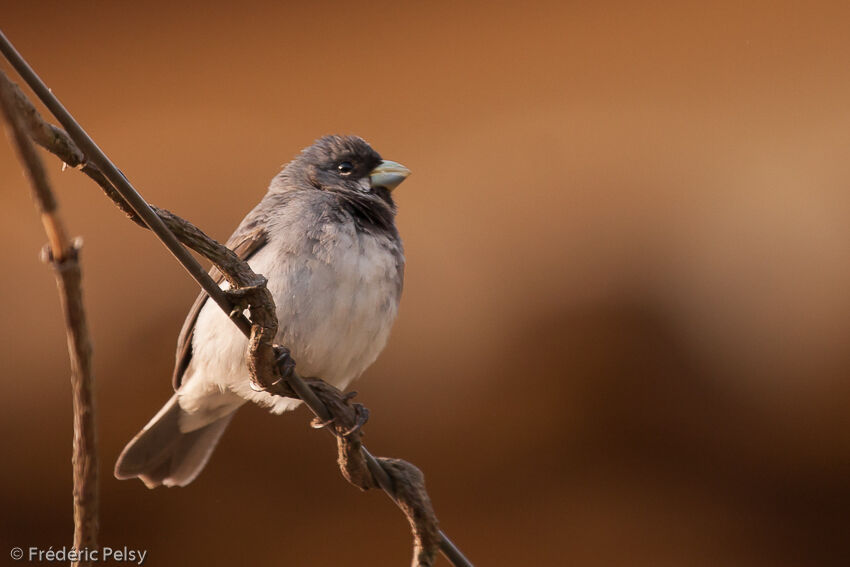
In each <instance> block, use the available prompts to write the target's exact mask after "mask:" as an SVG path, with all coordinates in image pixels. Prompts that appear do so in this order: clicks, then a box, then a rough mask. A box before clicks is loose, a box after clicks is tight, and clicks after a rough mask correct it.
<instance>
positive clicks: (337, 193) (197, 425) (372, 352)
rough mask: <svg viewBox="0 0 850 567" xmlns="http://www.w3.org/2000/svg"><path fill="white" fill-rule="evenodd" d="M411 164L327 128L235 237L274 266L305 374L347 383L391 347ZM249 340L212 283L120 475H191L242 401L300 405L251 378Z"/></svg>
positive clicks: (273, 286)
mask: <svg viewBox="0 0 850 567" xmlns="http://www.w3.org/2000/svg"><path fill="white" fill-rule="evenodd" d="M409 174H410V171H409V170H408V169H407V168H405V167H404V166H402V165H401V164H398V163H395V162H392V161H387V160H382V159H381V156H380V155H378V153H377V152H376V151H375V150H373V149H372V148H371V147H370V146H369V144H367V143H366V142H365V141H364V140H363V139H361V138H358V137H355V136H327V137H324V138H321V139H320V140H317V141H316V142H315V143H314V144H313V145H312V146H310V147H308V148H306V149H305V150H303V151H302V152H301V154H300V155H299V156H298V157H297V158H295V159H294V160H293V161H292V162H290V163H289V164H287V165H286V166H285V167H284V168H283V170H282V171H281V172H280V173H279V174H278V175H277V176H276V177H275V178H274V179H273V180H272V182H271V184H270V185H269V189H268V192H267V193H266V195H265V196H264V197H263V199H262V200H261V201H260V203H259V204H258V205H257V206H256V207H254V209H253V210H252V211H251V212H250V213H248V215H247V216H246V217H245V218H244V219H243V220H242V222H241V223H240V225H239V227H238V228H237V229H236V231H235V232H234V233H233V236H231V237H230V239H229V240H228V241H227V246H228V247H229V248H230V249H231V250H233V251H234V252H236V253H237V254H238V255H239V256H240V257H241V258H243V259H245V260H247V262H248V264H249V265H250V266H251V268H252V269H253V270H254V272H256V273H258V274H262V275H264V276H265V277H266V278H267V280H268V289H269V291H270V292H271V294H272V296H273V297H274V300H275V304H276V308H277V318H278V321H279V329H278V334H277V336H276V337H275V342H276V343H278V344H281V345H284V346H286V347H287V348H288V349H289V351H290V353H291V355H292V358H293V359H294V360H295V362H296V364H297V365H298V370H299V373H300V374H301V375H303V376H315V377H319V378H322V379H324V380H325V381H327V382H328V383H330V384H332V385H333V386H336V387H337V388H340V389H343V388H345V387H346V386H347V385H348V384H349V383H350V382H351V381H352V380H354V379H355V378H357V377H358V376H359V375H360V374H361V373H362V372H363V371H364V370H365V369H366V368H367V367H368V366H369V365H370V364H372V362H373V361H374V360H375V358H377V356H378V354H379V353H380V352H381V350H382V349H383V348H384V345H385V344H386V342H387V338H388V336H389V333H390V328H391V327H392V324H393V321H394V319H395V316H396V312H397V310H398V302H399V298H400V296H401V288H402V283H403V279H404V253H403V250H402V244H401V239H400V238H399V235H398V231H397V230H396V226H395V213H396V206H395V203H394V202H393V199H392V191H393V189H395V188H396V187H397V186H398V185H399V184H400V183H401V182H402V181H404V179H405V178H406V177H407V176H408V175H409ZM213 272H215V273H216V274H217V272H216V270H213ZM217 276H218V278H219V280H222V278H221V276H220V274H217ZM226 285H227V284H226V283H225V284H222V287H226ZM246 348H247V339H246V338H245V336H244V335H243V334H242V333H241V332H240V331H239V329H237V327H236V326H235V325H234V324H233V322H232V321H230V320H229V318H228V316H227V314H226V313H224V312H223V311H222V310H221V309H220V308H219V307H218V305H216V304H215V303H214V302H211V301H207V295H206V294H204V293H202V294H201V295H200V296H199V297H198V299H197V300H196V301H195V304H194V305H193V306H192V309H191V310H190V311H189V315H188V316H187V318H186V322H185V323H184V325H183V330H182V331H181V332H180V336H179V338H178V341H177V361H176V365H175V369H174V388H175V394H174V395H173V396H172V397H171V399H170V400H168V402H167V403H166V404H165V405H164V406H163V407H162V409H161V410H159V413H157V414H156V415H155V416H154V417H153V419H151V420H150V422H149V423H148V424H147V425H145V427H144V428H143V429H142V430H141V431H140V432H139V433H138V434H137V435H136V436H135V437H134V438H133V440H132V441H130V443H129V444H128V445H127V446H126V447H125V448H124V451H123V452H122V453H121V455H120V456H119V457H118V462H117V463H116V464H115V476H116V477H117V478H120V479H126V478H133V477H138V478H140V479H141V480H142V481H143V482H144V483H145V485H147V486H148V488H154V487H156V486H160V485H165V486H185V485H186V484H188V483H190V482H192V480H194V479H195V477H197V476H198V474H199V473H200V472H201V470H202V469H203V468H204V465H206V463H207V461H208V460H209V458H210V455H211V454H212V451H213V449H214V448H215V446H216V444H217V443H218V441H219V439H220V438H221V435H222V433H224V430H225V428H226V427H227V424H228V423H229V422H230V420H231V418H232V417H233V414H234V412H235V411H236V410H237V409H239V407H241V406H242V404H244V403H245V402H247V401H251V402H255V403H257V404H259V405H261V406H264V407H267V408H269V409H270V410H271V411H272V412H273V413H282V412H285V411H288V410H291V409H293V408H295V407H296V406H298V405H299V404H300V403H301V402H300V401H298V400H294V399H291V398H284V397H279V396H274V395H271V394H269V393H267V392H261V391H255V390H254V389H252V388H251V384H250V376H249V373H248V368H247V365H246V362H245V353H246Z"/></svg>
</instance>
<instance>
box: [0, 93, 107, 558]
mask: <svg viewBox="0 0 850 567" xmlns="http://www.w3.org/2000/svg"><path fill="white" fill-rule="evenodd" d="M18 95H20V91H16V90H13V89H12V88H10V84H9V83H8V82H5V81H4V82H2V83H0V106H2V110H3V116H4V117H5V119H6V122H7V124H8V127H9V134H10V137H11V138H12V140H13V142H14V145H15V147H16V148H17V151H18V157H19V158H20V160H21V163H22V164H23V166H24V168H25V169H26V171H27V174H28V176H29V179H30V185H31V187H32V192H33V200H34V201H35V203H36V206H37V207H38V209H39V212H40V213H41V221H42V224H43V225H44V230H45V232H46V233H47V237H48V240H49V244H48V245H47V246H46V247H45V250H44V254H43V257H44V260H45V261H47V262H50V264H51V265H52V266H53V268H54V270H55V272H56V284H57V286H58V287H59V297H60V300H61V303H62V310H63V312H64V313H65V329H66V333H67V336H68V354H69V356H70V359H71V391H72V396H73V408H74V444H73V456H72V463H73V469H74V545H73V547H74V549H76V550H77V551H80V550H82V549H94V548H95V547H96V545H97V532H98V486H97V460H98V459H97V439H96V432H95V410H94V399H93V398H94V395H93V390H94V376H93V373H92V365H91V357H92V349H91V342H90V340H89V333H88V325H87V323H86V313H85V309H84V307H83V294H82V278H81V274H80V263H79V250H80V244H79V241H78V242H74V243H71V242H69V241H68V237H67V235H66V234H67V233H66V232H65V228H64V226H63V223H62V219H61V218H60V216H59V212H58V204H57V202H56V199H55V198H54V196H53V192H52V191H51V189H50V185H49V184H48V182H47V175H46V173H45V171H44V167H43V166H42V164H41V160H40V159H39V157H38V154H37V153H36V150H35V147H34V146H33V145H32V143H31V142H30V139H29V136H28V131H27V130H28V129H27V126H29V134H30V135H35V134H33V133H36V134H37V135H45V133H51V134H52V136H49V139H48V141H47V144H49V145H56V146H57V147H68V146H67V144H71V145H73V142H71V141H70V140H69V139H67V136H64V137H63V136H62V134H64V132H61V130H58V129H55V128H54V129H50V128H34V126H36V127H37V126H39V124H38V122H39V121H38V120H33V116H32V115H31V114H26V113H23V116H24V118H25V119H26V121H25V120H24V119H22V118H21V110H20V106H18V105H16V100H18ZM63 144H65V145H64V146H63ZM72 565H78V566H81V567H87V566H89V565H91V562H90V561H88V560H85V561H74V562H72Z"/></svg>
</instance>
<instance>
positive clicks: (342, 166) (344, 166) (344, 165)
mask: <svg viewBox="0 0 850 567" xmlns="http://www.w3.org/2000/svg"><path fill="white" fill-rule="evenodd" d="M336 169H337V171H339V174H340V175H349V174H350V173H351V172H352V171H354V166H353V165H351V162H350V161H341V162H339V165H337V166H336Z"/></svg>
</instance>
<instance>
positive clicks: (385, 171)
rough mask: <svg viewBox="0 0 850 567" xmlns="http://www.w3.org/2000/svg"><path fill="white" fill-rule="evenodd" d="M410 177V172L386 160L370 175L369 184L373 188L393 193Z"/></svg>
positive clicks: (398, 164)
mask: <svg viewBox="0 0 850 567" xmlns="http://www.w3.org/2000/svg"><path fill="white" fill-rule="evenodd" d="M408 175H410V170H409V169H407V168H406V167H404V166H403V165H401V164H400V163H396V162H394V161H389V160H386V159H385V160H384V161H382V162H381V163H379V164H378V166H377V167H376V168H375V169H373V170H372V171H371V172H370V173H369V182H370V183H371V184H372V187H373V188H374V187H384V188H385V189H387V190H388V191H392V190H393V189H395V188H396V187H398V186H399V185H401V182H402V181H404V180H405V179H407V176H408Z"/></svg>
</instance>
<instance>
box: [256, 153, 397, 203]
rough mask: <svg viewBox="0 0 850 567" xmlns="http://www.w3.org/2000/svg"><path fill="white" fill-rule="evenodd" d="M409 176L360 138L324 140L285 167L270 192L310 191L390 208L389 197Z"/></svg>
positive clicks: (390, 198)
mask: <svg viewBox="0 0 850 567" xmlns="http://www.w3.org/2000/svg"><path fill="white" fill-rule="evenodd" d="M409 174H410V171H409V170H408V169H407V168H406V167H404V166H403V165H401V164H398V163H395V162H391V161H387V160H382V159H381V156H380V155H379V154H378V152H376V151H375V150H373V149H372V147H371V146H370V145H369V144H368V143H366V141H365V140H364V139H363V138H359V137H357V136H325V137H324V138H320V139H318V140H316V141H315V142H314V143H313V145H312V146H310V147H308V148H305V149H304V150H302V151H301V154H300V155H299V156H298V157H297V158H295V159H294V160H292V161H291V162H290V163H289V164H287V165H286V167H284V169H283V171H281V172H280V174H279V175H278V176H277V178H276V179H275V181H274V183H273V184H272V189H278V190H283V191H286V190H292V189H308V188H312V189H316V190H319V191H329V192H332V193H337V194H340V195H341V196H343V197H344V198H346V199H349V198H355V199H358V200H364V201H370V200H373V199H375V198H376V197H377V198H379V199H380V200H382V201H384V202H385V203H386V204H387V205H389V206H390V207H393V201H392V197H391V195H390V193H391V192H392V190H393V189H395V188H396V187H397V186H398V185H399V184H400V183H401V182H402V181H404V179H405V178H406V177H407V176H408V175H409Z"/></svg>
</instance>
